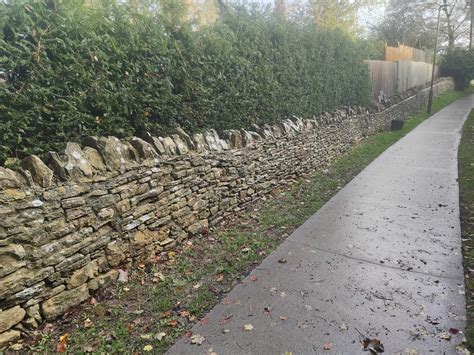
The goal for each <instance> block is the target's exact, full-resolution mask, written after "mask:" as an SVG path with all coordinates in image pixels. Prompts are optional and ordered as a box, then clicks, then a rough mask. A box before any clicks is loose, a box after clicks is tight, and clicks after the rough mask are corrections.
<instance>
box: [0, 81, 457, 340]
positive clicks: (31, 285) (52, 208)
mask: <svg viewBox="0 0 474 355" xmlns="http://www.w3.org/2000/svg"><path fill="white" fill-rule="evenodd" d="M452 88H453V82H452V80H450V79H442V80H439V81H438V82H437V85H436V92H443V91H446V90H448V89H452ZM427 93H428V91H427V89H421V90H420V89H418V90H415V91H411V92H410V93H408V94H406V95H404V96H401V97H397V98H393V99H392V100H391V101H390V102H387V103H385V104H384V105H379V106H376V107H371V108H368V109H367V108H361V107H352V108H342V109H340V110H338V111H336V112H333V113H331V114H329V113H324V114H322V115H320V116H318V117H316V118H313V119H305V120H303V119H300V118H294V119H292V120H289V119H288V120H286V121H283V122H282V123H281V124H279V125H276V126H265V127H254V131H245V130H241V131H227V132H224V134H222V135H221V136H219V135H218V134H217V133H216V132H215V131H209V132H205V133H202V134H200V133H198V134H194V135H192V136H189V135H188V134H186V133H185V132H184V131H182V130H180V129H178V130H177V133H176V134H175V135H172V136H170V137H165V138H160V137H153V136H151V135H147V136H145V137H142V138H137V137H133V138H130V139H126V140H119V139H117V138H115V137H90V138H89V139H87V140H86V142H85V144H84V147H80V146H79V145H77V144H75V143H69V144H68V145H67V147H66V149H65V151H64V152H62V153H61V154H58V153H54V152H50V153H48V154H45V155H44V156H43V157H42V158H41V159H40V158H39V157H37V156H29V157H27V158H25V159H24V160H23V161H22V162H21V167H22V168H21V169H19V170H18V171H13V170H9V169H6V168H0V258H1V259H0V260H1V262H0V348H1V347H2V346H5V345H6V344H7V343H8V342H11V341H14V340H16V339H17V338H18V337H20V335H21V333H22V332H28V331H29V330H31V329H34V328H36V327H37V326H38V325H39V324H40V323H41V322H43V321H44V320H52V319H54V318H56V317H58V316H60V315H62V314H63V313H65V312H66V311H67V310H68V308H70V307H71V306H74V305H77V304H79V303H81V302H83V301H86V300H87V299H89V298H90V297H91V294H92V293H93V292H94V291H96V290H97V289H99V288H100V287H103V286H106V285H109V284H110V283H112V282H114V281H115V280H116V279H117V276H118V271H117V270H116V268H117V267H118V266H119V265H120V264H122V263H125V262H127V261H130V260H131V259H133V258H137V257H146V256H148V255H150V254H153V253H156V252H160V251H163V250H165V249H167V248H170V247H175V246H176V245H179V243H181V242H182V241H183V240H184V239H185V238H188V237H189V236H191V235H194V234H197V233H200V232H203V231H206V230H207V229H208V228H209V225H210V224H213V223H217V222H218V221H219V220H220V219H222V218H223V217H225V216H226V215H228V214H230V213H233V212H235V211H236V210H239V209H241V208H243V206H244V205H245V204H248V203H250V202H252V201H254V200H255V199H258V198H259V197H261V196H262V195H265V194H267V193H268V192H270V191H271V190H272V189H274V188H275V187H277V186H281V185H282V184H284V183H285V182H287V181H288V180H292V179H294V178H296V177H298V176H300V175H302V174H305V173H309V172H312V171H315V170H320V169H324V168H325V167H327V166H328V165H329V164H330V163H331V161H333V160H334V159H336V158H337V157H339V156H340V155H341V154H342V153H344V152H346V151H347V150H348V149H350V148H351V147H352V146H354V144H356V143H357V142H358V141H359V140H360V139H362V138H363V137H364V136H367V135H370V134H372V133H374V132H378V131H383V130H387V129H388V128H389V126H390V122H391V120H392V119H395V118H397V119H404V118H406V117H408V116H409V115H410V114H413V113H414V112H415V111H416V110H417V109H418V108H419V107H420V105H421V104H425V103H426V98H427Z"/></svg>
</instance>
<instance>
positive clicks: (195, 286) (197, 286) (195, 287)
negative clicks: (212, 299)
mask: <svg viewBox="0 0 474 355" xmlns="http://www.w3.org/2000/svg"><path fill="white" fill-rule="evenodd" d="M201 286H202V285H201V284H195V285H194V286H193V288H194V289H195V290H198V289H199V288H201Z"/></svg>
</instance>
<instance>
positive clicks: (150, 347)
mask: <svg viewBox="0 0 474 355" xmlns="http://www.w3.org/2000/svg"><path fill="white" fill-rule="evenodd" d="M152 350H153V346H151V345H150V344H148V345H145V346H144V347H143V351H146V352H149V351H152Z"/></svg>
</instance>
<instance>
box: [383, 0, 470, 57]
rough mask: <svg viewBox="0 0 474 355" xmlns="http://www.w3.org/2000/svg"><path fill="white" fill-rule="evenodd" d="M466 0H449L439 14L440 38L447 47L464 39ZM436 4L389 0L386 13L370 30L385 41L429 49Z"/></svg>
mask: <svg viewBox="0 0 474 355" xmlns="http://www.w3.org/2000/svg"><path fill="white" fill-rule="evenodd" d="M469 1H470V0H451V1H450V3H449V6H448V7H446V8H443V10H442V12H441V17H440V40H441V43H444V46H445V47H447V48H454V47H455V46H456V45H463V44H465V43H467V42H466V41H467V38H468V36H469V21H468V18H469V9H468V6H467V5H468V3H469ZM438 10H439V4H438V3H436V2H425V1H423V0H415V1H413V0H390V2H389V4H388V7H387V11H386V15H385V16H384V18H383V19H382V21H381V22H380V24H379V25H377V26H375V28H374V31H375V32H376V33H377V34H378V36H379V38H380V39H382V40H384V41H386V42H387V43H389V44H392V45H396V44H397V43H404V44H406V45H409V46H412V47H416V48H420V49H429V48H432V47H433V43H434V36H435V34H436V26H437V16H438Z"/></svg>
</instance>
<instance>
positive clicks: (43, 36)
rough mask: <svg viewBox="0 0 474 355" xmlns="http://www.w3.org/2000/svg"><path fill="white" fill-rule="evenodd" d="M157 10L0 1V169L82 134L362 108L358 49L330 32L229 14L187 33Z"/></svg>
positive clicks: (243, 12) (231, 124)
mask: <svg viewBox="0 0 474 355" xmlns="http://www.w3.org/2000/svg"><path fill="white" fill-rule="evenodd" d="M161 1H162V4H161V11H153V9H155V8H156V6H155V5H151V6H143V7H142V8H137V7H134V6H131V5H129V4H127V3H123V2H117V1H114V0H109V1H107V0H103V1H100V2H99V1H94V5H93V6H90V5H85V2H86V1H81V0H74V1H73V0H71V1H60V0H47V1H46V0H45V1H39V0H30V1H24V0H23V1H19V0H12V1H9V3H8V4H7V3H5V2H2V4H1V5H0V18H2V20H0V25H2V26H3V37H2V40H1V47H0V58H1V59H0V69H1V70H2V71H4V72H5V73H6V77H7V82H6V83H5V84H0V161H3V160H5V158H6V157H22V156H24V155H25V154H28V153H41V152H45V151H47V150H59V149H61V148H62V146H63V145H64V143H65V142H66V141H80V140H81V139H82V138H83V137H85V136H87V135H116V136H118V137H125V136H129V135H133V134H136V135H139V134H140V133H141V132H142V131H145V130H146V131H150V132H152V133H154V134H166V133H167V132H170V131H172V130H173V128H174V127H176V126H177V125H179V126H181V127H182V128H184V129H185V130H188V131H190V132H195V131H200V130H204V129H206V128H216V129H217V130H223V129H229V128H245V127H249V126H251V125H252V124H253V123H256V124H264V123H274V122H277V121H278V120H281V119H284V118H288V117H289V116H290V115H298V116H310V115H313V114H317V113H319V112H321V111H329V110H333V109H335V108H337V107H339V106H341V105H365V104H367V103H368V101H369V91H370V90H369V89H370V88H369V86H370V83H369V77H368V70H367V68H366V66H365V65H364V64H363V62H362V61H363V59H364V53H363V50H362V49H361V48H362V46H359V45H358V44H357V43H354V42H353V41H351V40H350V39H348V38H347V37H345V36H344V35H343V34H341V33H339V32H337V31H329V30H322V29H317V28H316V27H315V26H314V24H313V23H311V22H310V21H306V22H305V21H301V20H300V21H298V22H296V21H290V20H286V19H282V18H280V17H279V16H278V15H275V14H273V13H272V12H271V11H269V10H266V11H262V10H259V9H255V8H244V7H237V8H235V7H230V6H229V7H226V10H224V11H222V12H221V14H220V19H219V21H218V22H217V23H216V24H215V25H213V26H209V27H206V28H202V29H200V30H198V31H193V30H192V28H191V26H190V25H188V24H183V23H179V22H177V21H176V20H174V19H175V18H177V17H179V16H177V15H176V13H177V9H176V8H171V9H169V7H170V6H171V7H172V5H173V2H172V0H161ZM87 3H89V1H87Z"/></svg>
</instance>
